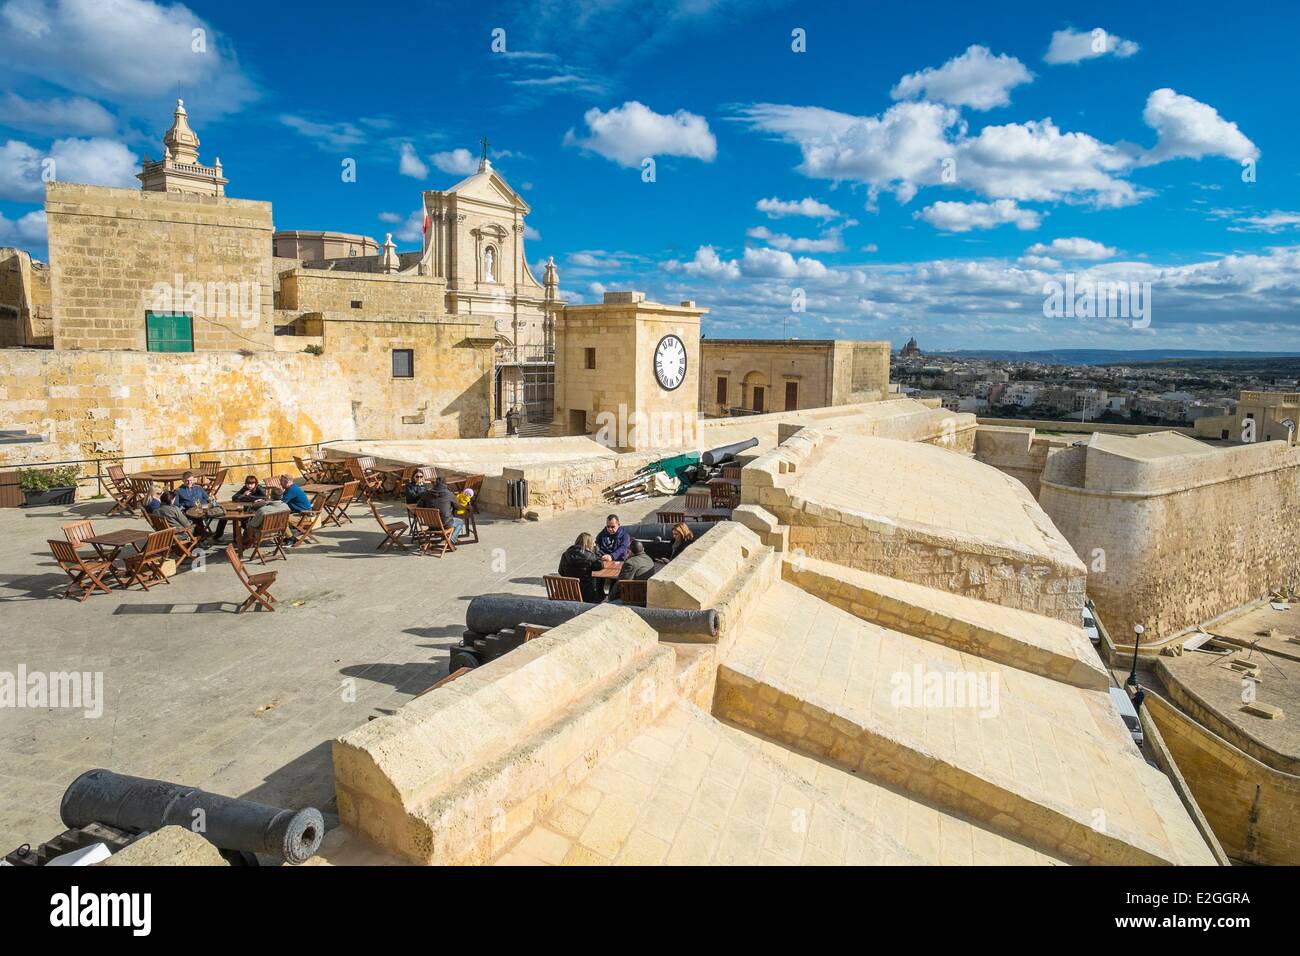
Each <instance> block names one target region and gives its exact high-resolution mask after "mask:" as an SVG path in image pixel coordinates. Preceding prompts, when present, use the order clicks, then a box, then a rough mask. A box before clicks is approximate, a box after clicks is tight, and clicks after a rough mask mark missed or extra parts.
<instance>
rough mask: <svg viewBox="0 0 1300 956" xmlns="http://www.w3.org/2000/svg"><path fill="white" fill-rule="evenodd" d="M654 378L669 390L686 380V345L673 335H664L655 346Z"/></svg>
mask: <svg viewBox="0 0 1300 956" xmlns="http://www.w3.org/2000/svg"><path fill="white" fill-rule="evenodd" d="M655 378H656V379H657V380H658V382H659V384H660V386H661V387H663V388H665V389H667V390H668V391H670V392H671V391H673V389H675V388H677V386H679V385H681V384H682V382H684V381H686V345H685V344H684V343H683V342H682V340H681V339H679V338H678V337H677V336H675V335H665V336H664V337H663V338H662V339H660V340H659V344H658V345H656V346H655Z"/></svg>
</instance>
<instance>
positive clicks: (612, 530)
mask: <svg viewBox="0 0 1300 956" xmlns="http://www.w3.org/2000/svg"><path fill="white" fill-rule="evenodd" d="M631 545H632V537H631V535H629V534H628V533H627V529H626V528H624V527H622V526H620V525H619V523H618V515H609V516H607V517H606V518H605V527H604V528H602V529H601V531H600V534H598V535H596V553H597V554H603V555H608V556H609V559H610V560H611V561H622V560H623V559H624V558H626V557H627V551H628V548H629V547H631ZM600 587H601V590H602V591H606V592H609V593H612V592H613V589H614V582H613V581H606V580H601V581H600Z"/></svg>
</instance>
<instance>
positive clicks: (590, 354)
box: [586, 349, 596, 368]
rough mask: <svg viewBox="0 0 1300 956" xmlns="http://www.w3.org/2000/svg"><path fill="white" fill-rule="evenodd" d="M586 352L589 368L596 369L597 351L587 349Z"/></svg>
mask: <svg viewBox="0 0 1300 956" xmlns="http://www.w3.org/2000/svg"><path fill="white" fill-rule="evenodd" d="M586 351H587V368H595V367H596V350H595V349H587V350H586Z"/></svg>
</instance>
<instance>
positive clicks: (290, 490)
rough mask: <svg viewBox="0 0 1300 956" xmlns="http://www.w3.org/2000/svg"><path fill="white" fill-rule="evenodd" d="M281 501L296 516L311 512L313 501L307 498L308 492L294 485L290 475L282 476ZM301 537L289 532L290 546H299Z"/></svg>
mask: <svg viewBox="0 0 1300 956" xmlns="http://www.w3.org/2000/svg"><path fill="white" fill-rule="evenodd" d="M280 491H281V494H280V500H281V501H282V502H284V503H285V504H286V505H288V506H289V510H290V511H291V512H293V513H294V514H301V513H302V512H304V511H311V499H309V498H308V497H307V492H305V491H303V490H302V489H301V488H299V487H298V486H297V485H295V484H294V483H293V479H292V478H290V477H289V476H288V475H281V476H280ZM298 541H299V537H298V534H297V532H295V531H292V530H291V531H290V532H289V544H290V546H292V545H295V544H297V543H298Z"/></svg>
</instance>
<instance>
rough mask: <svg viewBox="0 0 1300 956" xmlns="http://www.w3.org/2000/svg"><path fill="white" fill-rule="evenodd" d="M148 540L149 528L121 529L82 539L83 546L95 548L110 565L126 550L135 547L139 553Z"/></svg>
mask: <svg viewBox="0 0 1300 956" xmlns="http://www.w3.org/2000/svg"><path fill="white" fill-rule="evenodd" d="M148 540H149V529H148V528H119V529H118V530H116V531H105V532H102V533H100V534H97V535H94V536H93V537H90V538H82V539H81V541H82V543H83V544H88V545H90V546H91V547H93V548H94V549H95V551H96V552H97V553H98V554H99V556H100V557H101V558H102V559H103V560H105V561H107V562H108V563H109V564H112V563H113V562H114V561H115V560H117V556H118V555H119V554H121V553H122V550H123V549H124V548H130V547H134V548H135V549H136V550H137V551H139V550H140V548H141V546H142V545H143V544H144V542H146V541H148Z"/></svg>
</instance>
